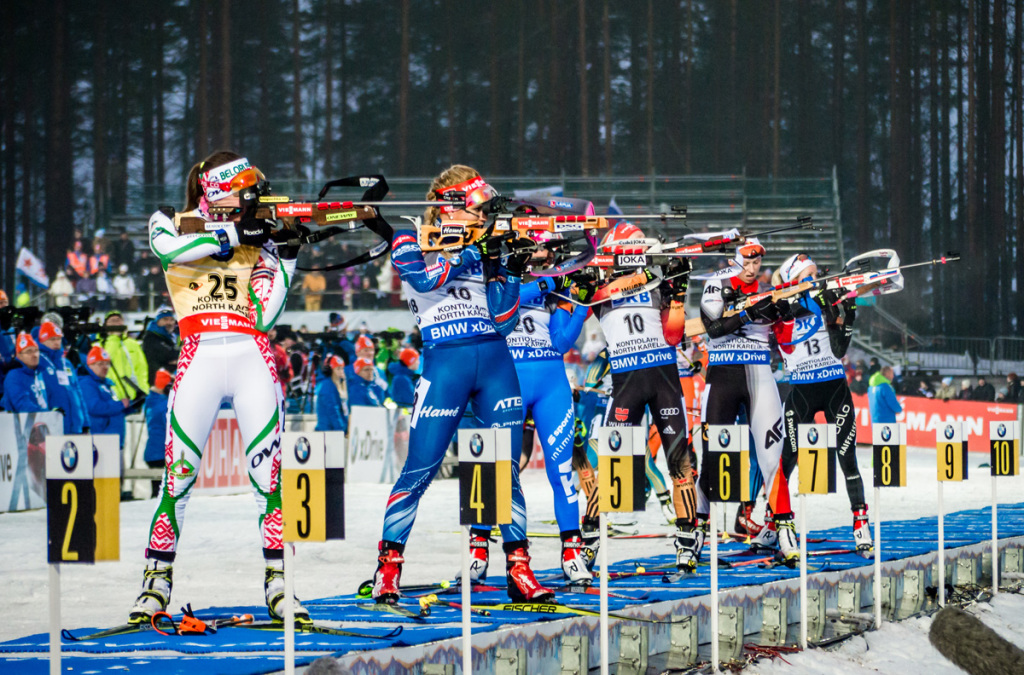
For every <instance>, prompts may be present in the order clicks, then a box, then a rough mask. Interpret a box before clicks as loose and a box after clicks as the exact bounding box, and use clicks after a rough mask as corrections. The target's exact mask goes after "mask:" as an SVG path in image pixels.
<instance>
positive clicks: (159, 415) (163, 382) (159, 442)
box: [142, 368, 174, 497]
mask: <svg viewBox="0 0 1024 675" xmlns="http://www.w3.org/2000/svg"><path fill="white" fill-rule="evenodd" d="M173 383H174V378H173V377H172V376H171V374H170V373H169V372H167V371H166V370H164V369H163V368H161V369H160V370H158V371H156V375H155V376H154V377H153V386H152V387H150V389H149V395H148V396H146V405H145V406H144V408H143V412H144V413H145V416H146V431H147V432H148V435H147V436H146V449H145V451H144V452H143V454H142V459H143V461H144V462H146V466H148V467H149V468H150V469H162V468H164V463H165V462H166V459H165V457H164V453H165V448H164V439H165V437H166V435H167V394H168V393H169V392H170V391H171V385H172V384H173ZM153 496H154V497H159V496H160V479H156V480H154V481H153Z"/></svg>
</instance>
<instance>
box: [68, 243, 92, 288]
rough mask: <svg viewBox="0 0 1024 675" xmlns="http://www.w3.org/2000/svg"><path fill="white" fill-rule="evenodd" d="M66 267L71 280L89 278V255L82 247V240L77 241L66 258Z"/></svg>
mask: <svg viewBox="0 0 1024 675" xmlns="http://www.w3.org/2000/svg"><path fill="white" fill-rule="evenodd" d="M64 267H65V269H67V270H68V272H67V274H68V276H69V277H70V278H71V279H74V280H78V279H82V278H85V277H87V276H89V254H87V253H86V252H85V250H84V248H83V247H82V240H81V239H75V243H74V244H72V247H71V249H70V250H68V252H67V255H66V256H65V258H64Z"/></svg>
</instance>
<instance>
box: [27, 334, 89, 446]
mask: <svg viewBox="0 0 1024 675" xmlns="http://www.w3.org/2000/svg"><path fill="white" fill-rule="evenodd" d="M63 338H64V333H63V332H62V331H61V329H60V326H58V325H57V324H55V323H53V322H52V321H44V322H43V325H42V326H40V327H39V356H40V359H39V370H40V372H42V374H43V384H45V385H46V398H47V402H48V403H49V406H50V407H51V408H55V409H58V410H60V411H61V412H62V413H63V414H64V433H65V434H80V433H83V432H84V431H85V430H86V429H89V427H90V425H89V413H88V412H87V409H86V404H85V398H84V397H83V396H82V388H81V385H80V383H79V381H78V375H77V373H75V369H74V367H72V365H71V362H70V361H69V360H68V359H67V357H65V356H64V347H63V344H62V343H63Z"/></svg>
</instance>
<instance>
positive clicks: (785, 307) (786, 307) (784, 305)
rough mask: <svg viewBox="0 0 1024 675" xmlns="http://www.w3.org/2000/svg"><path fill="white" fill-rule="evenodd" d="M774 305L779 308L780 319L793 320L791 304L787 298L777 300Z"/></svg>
mask: <svg viewBox="0 0 1024 675" xmlns="http://www.w3.org/2000/svg"><path fill="white" fill-rule="evenodd" d="M775 306H776V308H778V310H779V320H780V321H792V320H793V305H791V304H789V300H779V301H778V302H777V303H776V304H775Z"/></svg>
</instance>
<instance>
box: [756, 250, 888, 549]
mask: <svg viewBox="0 0 1024 675" xmlns="http://www.w3.org/2000/svg"><path fill="white" fill-rule="evenodd" d="M817 273H818V268H817V266H816V265H815V264H814V261H813V260H811V259H810V257H808V256H807V255H805V254H797V255H794V256H792V257H791V258H789V259H788V260H786V262H784V263H783V264H782V266H781V267H779V279H780V281H781V282H784V283H788V282H800V281H805V280H813V279H814V278H815V276H816V275H817ZM783 302H784V301H783ZM779 304H780V306H781V305H782V302H780V303H779ZM836 304H837V298H836V295H835V294H834V293H833V292H832V291H829V290H825V291H820V292H819V293H817V294H815V295H814V296H813V297H809V296H808V295H807V294H804V295H802V296H800V299H799V300H798V301H797V302H795V303H793V304H792V305H791V306H790V308H789V310H788V314H789V316H786V315H785V313H784V316H783V321H779V322H778V323H776V324H774V325H773V326H772V330H773V331H774V332H775V338H776V341H777V342H778V344H779V351H780V352H781V353H782V358H783V359H784V360H785V362H786V372H787V373H788V375H789V384H790V390H789V396H787V397H786V405H785V410H786V413H785V419H786V441H785V449H784V450H783V451H782V470H783V472H784V473H785V474H786V479H787V480H788V479H789V476H790V475H791V474H792V473H793V468H794V467H795V466H796V464H797V446H796V443H797V425H798V424H812V423H813V422H814V415H815V413H817V412H821V413H823V414H824V415H825V421H826V422H828V423H829V424H834V425H836V454H837V456H838V459H839V466H840V467H841V468H842V470H843V475H844V476H846V493H847V494H848V495H849V497H850V508H851V510H852V511H853V540H854V542H855V543H856V545H857V549H858V550H860V551H869V550H871V548H872V544H871V528H870V526H869V524H868V507H867V503H866V502H865V501H864V481H863V479H862V478H861V475H860V469H859V468H858V467H857V422H856V416H857V412H856V410H854V407H853V396H852V395H851V394H850V386H849V384H847V382H846V371H845V369H844V368H843V364H842V363H841V362H840V361H839V359H841V358H842V357H843V356H844V355H845V354H846V349H847V348H848V347H849V346H850V338H852V337H853V322H854V319H855V318H856V309H855V304H854V301H852V300H845V301H843V302H842V306H843V316H842V318H840V316H839V308H838V307H837V306H836Z"/></svg>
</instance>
